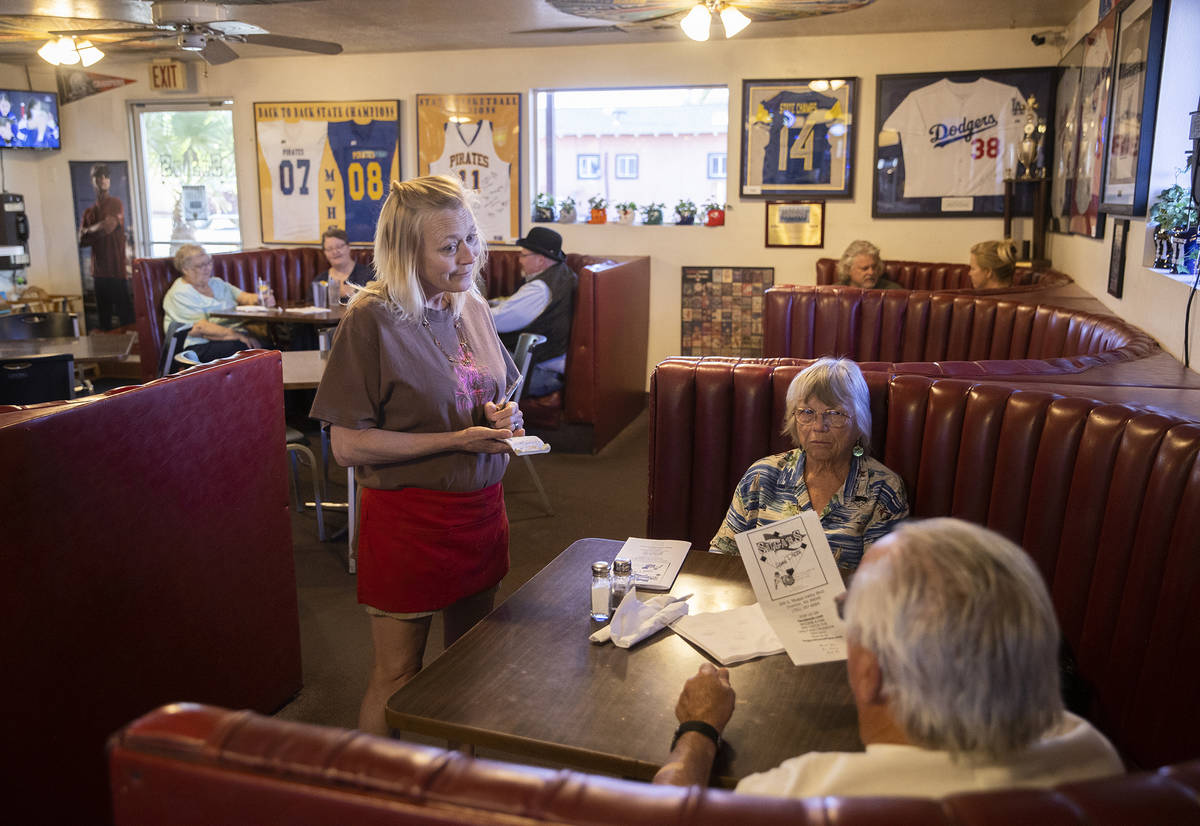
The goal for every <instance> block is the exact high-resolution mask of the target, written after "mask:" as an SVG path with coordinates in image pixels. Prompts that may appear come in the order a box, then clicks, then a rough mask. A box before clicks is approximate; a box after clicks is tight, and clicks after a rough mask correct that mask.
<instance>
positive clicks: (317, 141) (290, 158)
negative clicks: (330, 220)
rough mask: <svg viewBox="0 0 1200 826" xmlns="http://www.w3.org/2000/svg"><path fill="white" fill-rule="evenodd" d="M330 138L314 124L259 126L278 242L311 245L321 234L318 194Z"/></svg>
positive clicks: (259, 143)
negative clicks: (269, 182) (268, 176)
mask: <svg viewBox="0 0 1200 826" xmlns="http://www.w3.org/2000/svg"><path fill="white" fill-rule="evenodd" d="M326 141H327V136H326V133H325V124H324V123H316V122H314V121H304V120H302V121H297V122H294V123H287V122H283V121H279V122H265V123H260V124H259V125H258V145H259V147H260V149H261V151H262V154H263V159H264V160H265V161H266V165H267V169H268V170H269V171H270V174H271V189H272V192H273V193H274V197H273V198H272V199H271V205H272V207H273V210H272V215H271V219H272V225H273V228H274V230H275V235H274V236H273V237H274V238H275V239H277V240H280V241H288V240H293V239H294V240H296V241H304V242H311V240H312V239H314V238H318V237H320V235H321V229H320V226H319V222H318V220H317V219H318V217H319V213H318V206H317V194H318V192H319V186H320V178H321V161H322V158H323V157H324V153H325V144H326Z"/></svg>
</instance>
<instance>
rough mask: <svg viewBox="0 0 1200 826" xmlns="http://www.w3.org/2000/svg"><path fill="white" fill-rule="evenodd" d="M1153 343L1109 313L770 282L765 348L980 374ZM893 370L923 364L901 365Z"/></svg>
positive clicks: (1078, 363)
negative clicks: (959, 367) (955, 365)
mask: <svg viewBox="0 0 1200 826" xmlns="http://www.w3.org/2000/svg"><path fill="white" fill-rule="evenodd" d="M1157 350H1158V345H1157V344H1156V343H1155V342H1154V340H1153V339H1151V338H1150V337H1149V336H1148V335H1146V334H1145V333H1143V332H1142V331H1141V330H1139V329H1137V328H1136V327H1133V326H1132V325H1129V324H1126V323H1125V322H1124V321H1122V320H1121V319H1119V318H1117V317H1116V316H1101V315H1094V314H1092V313H1085V312H1082V311H1079V310H1071V309H1065V308H1061V307H1052V306H1048V305H1044V304H1043V305H1038V304H1024V303H1020V302H1016V301H1006V300H1003V299H997V298H986V297H982V296H972V295H957V294H954V293H928V292H915V291H914V292H909V291H901V290H861V289H858V288H856V287H799V286H795V285H788V286H784V287H773V288H771V289H769V290H767V292H766V294H765V296H764V301H763V355H764V356H765V357H767V358H778V357H790V358H817V357H820V356H846V357H848V358H852V359H854V360H856V361H860V362H863V361H877V362H885V363H894V364H899V363H902V362H903V363H914V362H915V363H932V362H946V361H951V362H956V361H962V362H973V363H975V364H976V365H978V372H981V373H992V374H1000V373H1020V372H1028V370H1029V366H1028V365H1021V364H1018V363H1014V362H1020V361H1022V360H1040V361H1051V362H1053V366H1052V370H1053V372H1077V371H1079V370H1083V369H1086V368H1087V367H1091V366H1095V365H1098V364H1105V363H1109V362H1113V361H1126V360H1131V359H1136V358H1142V357H1144V356H1147V355H1151V354H1153V353H1155V352H1157ZM900 372H927V371H925V370H920V369H917V370H907V369H905V370H900Z"/></svg>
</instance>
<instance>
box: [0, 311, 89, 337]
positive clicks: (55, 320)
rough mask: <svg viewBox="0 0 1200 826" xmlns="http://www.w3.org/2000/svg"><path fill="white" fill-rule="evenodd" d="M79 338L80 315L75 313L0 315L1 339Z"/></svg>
mask: <svg viewBox="0 0 1200 826" xmlns="http://www.w3.org/2000/svg"><path fill="white" fill-rule="evenodd" d="M31 338H79V316H77V315H75V314H74V313H14V314H13V315H6V316H0V340H3V341H27V340H29V339H31Z"/></svg>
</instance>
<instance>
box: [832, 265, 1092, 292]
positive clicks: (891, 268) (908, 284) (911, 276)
mask: <svg viewBox="0 0 1200 826" xmlns="http://www.w3.org/2000/svg"><path fill="white" fill-rule="evenodd" d="M837 263H838V259H836V258H818V259H817V283H818V284H836V283H837ZM970 269H971V266H970V264H960V263H949V262H937V261H887V260H885V261H884V262H883V274H884V277H885V278H889V279H891V280H892V281H895V282H896V283H897V284H899V285H900V286H901V287H904V288H905V289H908V290H969V289H972V286H971V277H970V276H969V275H968V274H967V273H968V272H969V271H970ZM1071 281H1072V279H1071V277H1070V276H1068V275H1066V274H1065V273H1061V272H1058V271H1057V270H1039V271H1037V272H1034V271H1033V270H1031V269H1030V268H1029V267H1017V269H1016V272H1015V273H1013V283H1012V286H1013V288H1014V289H1015V288H1021V289H1028V288H1029V287H1030V286H1032V285H1035V284H1036V285H1038V286H1044V287H1051V286H1059V285H1061V284H1069V283H1071Z"/></svg>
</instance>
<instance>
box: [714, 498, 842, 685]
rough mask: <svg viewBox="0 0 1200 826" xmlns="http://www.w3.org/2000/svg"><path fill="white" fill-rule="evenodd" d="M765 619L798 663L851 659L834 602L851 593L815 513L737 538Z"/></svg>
mask: <svg viewBox="0 0 1200 826" xmlns="http://www.w3.org/2000/svg"><path fill="white" fill-rule="evenodd" d="M735 540H736V542H737V546H738V551H739V552H740V553H741V556H742V563H743V564H744V565H745V566H746V573H747V574H749V576H750V584H751V585H752V586H753V587H754V595H755V597H757V598H758V603H759V605H761V606H762V611H763V616H765V617H766V618H767V622H769V623H770V624H771V627H772V628H774V629H775V633H776V634H778V635H779V640H780V642H782V643H783V647H784V650H786V651H787V654H788V656H789V657H790V658H791V660H792V662H793V663H794V664H796V665H808V664H810V663H822V662H831V661H833V660H844V659H845V658H846V636H845V626H844V624H843V623H842V621H841V620H840V619H838V616H837V608H836V606H835V605H834V602H833V598H834V597H835V596H837V595H838V594H840V593H842V592H843V591H845V590H846V586H845V585H844V584H843V582H842V575H841V573H840V572H839V571H838V567H837V563H836V562H835V561H834V559H833V552H832V551H830V549H829V540H827V539H826V538H825V532H824V531H823V530H822V528H821V520H820V518H819V517H818V516H817V515H816V513H814V512H813V511H801V512H800V513H799V514H798V515H796V516H793V517H791V518H789V519H782V520H780V521H778V522H772V523H771V524H769V525H765V526H763V527H761V528H754V529H752V530H748V531H745V532H743V533H739V534H737V536H736V537H735Z"/></svg>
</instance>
